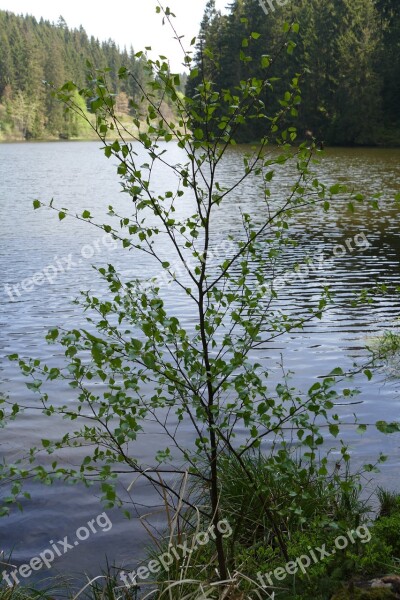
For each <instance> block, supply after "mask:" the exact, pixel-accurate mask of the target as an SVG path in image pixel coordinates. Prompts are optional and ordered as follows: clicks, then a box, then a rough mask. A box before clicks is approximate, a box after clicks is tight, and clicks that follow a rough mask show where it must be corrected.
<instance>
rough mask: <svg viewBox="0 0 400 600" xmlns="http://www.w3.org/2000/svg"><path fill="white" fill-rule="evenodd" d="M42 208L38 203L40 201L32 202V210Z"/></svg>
mask: <svg viewBox="0 0 400 600" xmlns="http://www.w3.org/2000/svg"><path fill="white" fill-rule="evenodd" d="M41 206H42V203H41V202H40V200H34V201H33V208H34V209H35V210H37V209H38V208H40V207H41Z"/></svg>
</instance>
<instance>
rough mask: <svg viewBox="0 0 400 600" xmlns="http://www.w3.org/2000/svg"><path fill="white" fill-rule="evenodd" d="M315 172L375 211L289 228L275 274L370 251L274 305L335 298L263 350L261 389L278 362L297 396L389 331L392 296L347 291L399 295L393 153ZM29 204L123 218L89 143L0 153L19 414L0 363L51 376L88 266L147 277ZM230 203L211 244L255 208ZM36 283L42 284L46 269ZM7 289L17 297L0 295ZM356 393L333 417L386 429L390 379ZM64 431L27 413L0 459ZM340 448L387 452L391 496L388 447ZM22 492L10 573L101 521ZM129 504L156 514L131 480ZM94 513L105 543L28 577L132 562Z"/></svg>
mask: <svg viewBox="0 0 400 600" xmlns="http://www.w3.org/2000/svg"><path fill="white" fill-rule="evenodd" d="M172 152H173V153H174V154H175V155H176V159H177V160H178V159H179V157H180V151H179V150H178V149H177V148H173V149H172ZM242 152H243V149H241V148H238V149H235V150H232V151H231V153H230V154H229V156H228V158H227V160H226V161H225V163H224V165H223V168H222V170H221V174H220V176H221V179H223V180H224V181H225V182H229V181H232V180H233V179H234V178H235V175H236V174H237V173H238V172H239V171H240V167H241V164H242ZM318 172H319V176H320V178H321V179H322V180H323V181H325V182H326V183H328V184H329V183H334V182H336V181H338V180H339V181H351V182H353V183H354V185H355V187H356V188H359V189H360V190H364V191H367V192H368V193H369V194H373V193H376V192H379V191H382V192H383V193H384V199H383V200H382V203H381V209H380V211H374V210H372V209H370V208H368V206H360V207H357V210H356V212H355V213H354V214H351V213H350V212H349V211H347V210H345V208H344V205H343V204H341V203H340V201H338V202H337V204H336V205H334V206H333V207H332V210H331V211H330V212H329V213H328V214H325V213H323V212H322V211H319V210H317V209H316V210H313V211H311V214H310V212H308V213H304V214H300V215H298V216H297V217H296V218H295V221H294V223H293V234H294V235H295V237H297V239H298V241H299V242H300V243H299V245H298V247H297V248H295V249H293V250H292V251H291V253H290V255H289V256H288V257H287V261H288V264H289V263H290V262H292V263H294V262H295V261H296V260H299V261H300V262H301V259H302V256H303V255H304V253H309V254H315V253H318V252H323V253H324V254H325V255H326V257H327V258H329V257H331V256H332V249H333V248H334V247H335V245H337V244H343V243H345V240H346V239H349V238H354V236H355V235H357V234H360V233H362V234H363V235H364V236H366V238H367V239H368V242H369V244H370V245H369V246H368V247H367V246H365V248H359V249H357V251H355V252H349V253H346V255H344V256H343V257H336V258H335V259H334V260H333V261H331V262H327V263H326V266H325V267H324V268H322V269H321V270H320V271H318V273H316V274H314V275H313V276H312V277H310V278H307V279H306V280H305V281H301V280H300V279H298V280H295V281H294V282H293V283H292V284H291V285H288V286H286V287H285V288H284V289H283V290H282V292H281V299H280V302H281V306H282V307H286V308H287V309H288V310H290V311H295V312H298V313H302V312H303V311H304V310H305V309H306V308H307V307H308V306H309V305H310V304H314V303H315V302H317V299H318V294H319V293H320V291H321V283H323V282H325V281H327V282H328V283H329V284H330V285H331V287H332V289H333V291H334V293H335V295H336V298H337V300H338V302H337V305H336V307H335V308H334V309H332V310H330V311H329V312H328V313H327V314H326V315H325V316H324V317H323V319H322V320H321V321H317V320H316V321H313V322H311V323H310V324H309V325H308V326H307V327H306V328H305V330H304V331H303V332H302V333H301V334H296V335H291V336H287V337H286V338H282V339H280V340H279V342H276V343H275V344H274V345H271V346H270V347H269V348H268V349H266V350H265V351H264V356H263V359H265V360H269V364H271V365H272V367H271V371H272V379H274V378H275V379H276V380H278V379H279V377H280V368H279V364H278V363H279V359H280V354H281V353H282V354H283V355H284V356H285V367H286V369H291V370H293V371H294V372H295V376H294V383H295V384H297V385H299V386H301V387H303V386H304V388H305V389H307V388H308V387H309V385H311V384H312V382H313V381H314V380H315V377H316V376H317V375H318V374H326V373H328V372H329V371H330V370H331V369H332V368H333V367H336V366H338V365H341V366H343V367H345V368H346V367H349V366H351V365H352V363H353V361H354V360H357V359H360V358H361V357H362V356H363V355H365V345H366V343H367V341H368V339H370V338H371V337H374V336H375V335H377V334H378V333H382V332H383V331H384V330H385V329H393V328H395V327H397V319H398V316H399V306H400V297H399V296H398V295H393V296H391V295H388V296H385V297H384V298H380V299H377V301H376V302H375V303H374V304H373V305H371V306H370V307H369V308H368V309H363V310H360V309H355V308H352V307H351V306H350V299H351V298H352V297H353V296H354V293H355V292H357V291H359V290H362V289H365V288H366V287H369V286H371V285H374V284H376V283H379V282H380V283H382V282H391V283H395V284H397V285H400V271H399V260H400V217H399V210H398V207H397V206H396V205H395V203H394V202H393V200H392V199H393V197H394V195H395V194H396V193H398V192H399V191H400V150H381V149H334V150H328V151H326V154H325V157H324V159H323V161H322V164H321V165H320V166H319V167H318ZM291 181H293V180H292V179H291V168H289V167H285V168H284V170H283V172H282V173H281V175H280V176H279V177H278V178H277V180H276V182H275V184H274V185H275V188H274V191H275V193H276V194H278V195H279V194H282V193H283V190H284V189H285V188H286V187H287V186H288V185H289V183H290V182H291ZM157 186H159V190H160V191H163V190H165V189H168V188H171V187H172V183H171V181H170V174H169V173H168V172H163V171H162V170H160V172H159V173H158V174H157ZM35 198H40V199H42V200H43V201H46V200H49V199H51V198H54V200H55V204H57V205H58V206H64V207H67V208H70V209H72V210H74V211H76V212H82V210H83V209H89V210H91V212H92V214H93V215H95V216H98V217H99V220H100V218H101V217H102V215H105V213H106V209H107V206H108V205H109V204H113V206H114V207H118V208H119V209H120V211H121V212H123V211H124V210H128V209H129V200H128V199H127V197H125V195H123V194H120V185H119V182H118V178H117V176H116V174H115V168H114V166H113V164H112V162H111V161H107V160H106V159H105V158H104V156H103V154H102V153H101V152H100V151H99V149H98V145H97V144H96V143H59V144H49V143H43V144H29V145H22V144H21V145H20V144H3V145H0V281H1V283H0V358H1V362H0V391H1V392H3V393H4V394H7V395H8V396H9V397H10V398H12V399H13V400H14V401H18V402H21V403H24V402H28V401H31V400H32V398H31V396H30V395H29V392H28V391H27V390H26V387H25V380H24V378H23V377H22V376H21V375H20V373H19V371H18V369H17V368H16V366H15V365H14V364H10V363H9V362H8V361H7V359H6V358H5V357H6V355H7V354H9V353H11V352H13V353H14V352H17V353H19V354H21V355H24V356H31V357H38V358H40V359H43V360H46V361H47V362H48V363H49V364H50V365H51V366H54V365H60V364H62V362H61V361H62V359H61V356H60V353H59V352H58V350H57V348H56V347H55V346H48V345H46V343H45V342H44V336H45V333H46V331H47V329H49V328H50V327H52V326H55V325H63V326H65V327H76V326H77V325H79V323H81V322H82V314H81V311H80V309H79V308H78V307H77V306H75V305H72V304H71V298H73V297H75V296H77V295H78V293H79V291H80V290H82V289H92V290H98V289H100V290H101V285H100V284H99V281H98V277H97V275H96V273H95V271H93V269H92V266H91V265H92V264H93V263H95V264H98V265H99V264H107V263H108V262H112V263H113V264H114V265H116V266H117V267H118V268H119V270H120V271H121V272H122V273H123V274H124V275H125V276H127V277H128V276H134V277H147V276H149V275H151V274H153V275H156V274H157V272H158V271H157V267H156V265H153V264H151V263H149V262H148V260H146V259H144V258H143V256H137V255H135V254H133V253H132V252H126V251H121V250H120V249H115V248H112V247H110V245H109V244H107V243H106V242H105V241H104V240H103V237H104V234H103V233H102V232H101V231H99V230H96V229H94V228H91V227H89V226H87V225H85V224H79V223H76V222H75V221H72V220H71V221H70V220H69V219H66V220H64V221H63V223H61V224H60V223H58V219H57V215H56V214H55V213H52V212H51V211H45V210H40V211H33V210H32V201H33V199H35ZM230 202H231V206H232V209H227V208H226V207H225V208H224V209H223V210H221V212H220V215H219V218H218V228H217V229H218V231H217V233H216V239H218V237H219V239H220V240H221V241H222V240H224V239H226V237H227V235H229V234H235V232H236V231H239V230H240V225H241V224H240V218H239V212H238V207H239V206H241V208H242V209H243V211H245V212H250V213H251V214H252V215H254V216H255V217H256V218H260V220H262V218H263V211H264V210H265V208H264V205H263V203H262V201H261V198H260V190H259V186H258V184H257V182H253V183H249V182H247V183H246V186H242V187H241V188H240V189H239V190H238V191H237V194H236V196H235V197H234V198H232V200H231V201H230ZM189 208H190V207H189V206H187V205H183V206H182V208H181V209H180V210H181V211H182V212H187V211H188V210H189ZM160 250H161V251H162V252H163V251H164V252H165V255H166V256H168V252H169V250H168V248H167V247H165V248H164V249H163V248H162V246H161V247H160ZM362 250H363V251H362ZM92 255H93V256H92ZM68 257H69V258H68ZM60 260H61V261H62V262H63V263H64V265H65V266H67V264H71V261H72V262H73V263H74V267H72V266H71V268H70V269H69V270H67V271H66V272H65V273H64V274H62V275H59V276H58V277H57V278H56V279H54V282H53V283H52V284H51V285H50V284H49V283H47V282H46V283H42V284H41V285H36V286H35V287H34V288H33V289H32V290H30V291H23V290H22V288H21V282H22V281H24V280H26V279H28V278H31V277H32V276H33V275H34V274H35V273H38V272H42V271H43V269H46V268H48V267H50V266H52V265H56V264H57V262H58V261H60ZM47 272H48V273H49V277H50V278H51V277H52V269H51V268H50V270H48V271H47ZM6 285H9V286H11V287H9V288H6V287H5V286H6ZM17 285H19V288H15V287H14V288H13V287H12V286H17ZM7 290H8V291H7ZM16 290H18V291H16ZM18 292H19V293H18ZM166 301H167V305H168V308H169V309H170V310H171V311H173V312H176V314H179V317H180V318H181V319H182V321H183V322H184V324H185V325H187V326H190V324H191V322H192V315H191V312H190V309H189V308H188V306H187V303H186V301H185V299H184V298H182V297H181V296H180V295H179V294H175V292H174V290H173V288H169V290H168V293H167V294H166ZM360 381H362V382H363V393H362V394H361V396H360V397H359V399H360V400H362V404H360V405H357V406H355V407H351V408H349V409H343V411H342V414H343V415H345V416H348V417H349V419H351V415H352V413H353V412H354V411H356V412H357V415H358V417H359V418H360V420H362V421H365V422H370V423H372V422H375V421H376V420H378V419H398V417H399V404H400V403H399V390H398V387H399V385H398V383H397V381H396V380H393V379H389V380H388V379H387V376H386V374H385V373H381V375H380V376H378V377H377V378H375V379H374V380H373V382H372V383H371V384H369V385H367V384H366V383H365V378H364V380H361V379H360ZM356 383H357V382H356ZM56 394H58V395H57V398H56V399H55V402H58V401H59V402H62V400H63V399H64V397H65V390H62V389H59V390H58V391H57V390H56ZM67 426H68V424H67V423H65V422H64V423H58V422H57V421H55V420H48V419H46V418H45V417H43V415H42V414H41V413H40V411H37V412H36V411H28V412H27V413H26V415H25V416H24V418H23V419H20V420H19V421H17V423H15V424H13V425H12V427H10V429H6V430H0V457H5V456H7V459H8V460H9V461H12V460H14V459H15V458H17V457H18V456H19V455H20V452H21V448H22V449H27V448H29V447H30V446H31V445H33V444H36V443H38V442H40V440H41V439H42V438H44V437H46V438H48V437H52V436H53V435H54V436H55V435H57V433H60V432H61V431H65V428H66V427H67ZM239 433H240V432H239ZM182 434H183V436H184V437H185V436H186V437H187V440H190V439H191V438H192V435H191V431H190V427H189V426H188V425H184V426H183V432H182ZM345 439H347V440H348V441H349V442H351V446H352V451H353V455H354V462H355V464H356V465H358V464H361V463H362V462H374V460H375V458H376V456H377V455H378V453H379V452H380V451H383V452H385V453H386V454H388V455H389V460H388V462H387V463H386V464H385V465H384V467H383V469H382V473H381V475H380V476H379V481H383V482H384V483H385V485H387V486H388V487H393V488H397V489H398V488H399V483H398V481H399V469H398V467H399V456H400V453H399V436H398V435H394V436H392V437H384V436H382V435H381V434H379V433H378V432H376V431H375V430H374V429H371V430H369V431H368V433H367V434H366V435H364V436H362V437H360V436H358V435H356V434H355V433H354V431H353V429H351V428H349V429H348V430H346V431H345ZM155 443H158V441H157V440H156V438H155V437H154V436H153V435H152V432H151V431H149V432H148V433H147V434H146V435H145V436H142V437H141V438H140V443H139V444H138V446H137V447H136V449H135V455H136V456H137V457H138V458H141V459H143V460H144V461H145V462H148V463H149V464H151V463H152V458H153V456H154V447H155ZM162 445H163V444H159V447H162ZM64 459H65V460H66V461H68V462H69V464H77V463H78V460H77V457H76V456H69V457H64ZM29 489H30V491H31V493H32V497H33V500H32V501H31V502H26V503H25V510H24V512H23V513H19V512H16V511H14V512H13V513H12V514H11V516H10V517H9V518H6V519H2V520H0V550H5V551H6V555H7V553H8V552H9V551H10V550H13V562H14V563H15V564H17V565H19V564H21V563H27V562H29V561H30V559H31V558H32V557H33V556H36V555H37V554H39V553H40V552H43V550H45V549H46V548H49V541H50V540H56V539H57V540H59V539H63V538H64V536H66V535H68V536H70V537H71V538H74V533H75V531H76V530H77V528H79V527H81V526H84V525H86V523H87V522H88V521H89V520H91V519H93V518H95V517H96V516H97V515H99V514H100V513H101V512H102V511H103V508H102V507H101V505H100V503H99V500H98V496H99V494H98V493H97V492H96V490H94V489H93V490H86V489H83V488H81V487H71V486H65V485H61V484H59V485H57V486H53V487H49V488H47V487H41V486H36V485H33V484H30V485H29ZM1 494H2V489H1V488H0V495H1ZM132 496H133V498H134V500H135V502H137V503H138V504H143V505H144V506H147V505H148V506H152V505H155V504H156V503H157V499H156V498H155V497H154V495H153V493H152V491H151V489H150V488H149V487H147V486H146V485H144V484H143V483H140V482H139V483H138V484H137V485H135V487H134V488H133V490H132ZM108 514H109V516H110V517H111V519H112V522H113V527H112V529H111V530H110V531H108V532H103V533H102V532H100V528H99V533H97V534H94V535H92V536H91V537H90V538H89V539H88V540H87V541H85V542H80V543H79V545H78V546H76V547H74V548H73V549H71V550H70V551H69V552H68V554H66V555H65V556H63V557H61V558H59V559H57V561H56V562H55V564H54V567H53V569H52V570H51V571H46V573H44V572H43V571H41V572H39V573H38V576H39V575H45V576H48V575H50V574H51V575H54V574H56V573H57V572H58V571H59V572H63V573H69V574H71V575H76V576H78V577H80V576H81V574H82V573H83V572H90V573H91V574H92V575H98V574H99V572H100V567H101V565H104V562H105V556H106V555H108V556H109V557H110V558H111V559H112V560H115V562H116V563H118V564H121V563H124V562H128V563H130V564H131V563H133V564H134V563H135V562H136V561H137V560H139V559H140V558H141V557H143V555H144V553H145V547H146V545H147V544H148V543H149V538H148V536H147V534H146V533H145V531H144V530H143V528H142V526H141V525H140V524H139V523H138V521H137V520H135V519H134V520H132V521H131V522H127V521H126V520H124V519H123V518H122V517H121V515H120V514H119V513H117V512H115V511H109V513H108Z"/></svg>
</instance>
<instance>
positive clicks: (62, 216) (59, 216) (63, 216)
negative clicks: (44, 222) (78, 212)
mask: <svg viewBox="0 0 400 600" xmlns="http://www.w3.org/2000/svg"><path fill="white" fill-rule="evenodd" d="M66 216H67V215H66V213H65V212H63V211H62V210H60V212H59V213H58V218H59V219H60V221H62V220H63V219H65V217H66Z"/></svg>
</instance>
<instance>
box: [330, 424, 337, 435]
mask: <svg viewBox="0 0 400 600" xmlns="http://www.w3.org/2000/svg"><path fill="white" fill-rule="evenodd" d="M329 432H330V434H331V435H333V437H335V438H336V437H337V436H338V435H339V426H338V425H333V424H332V423H331V424H330V425H329Z"/></svg>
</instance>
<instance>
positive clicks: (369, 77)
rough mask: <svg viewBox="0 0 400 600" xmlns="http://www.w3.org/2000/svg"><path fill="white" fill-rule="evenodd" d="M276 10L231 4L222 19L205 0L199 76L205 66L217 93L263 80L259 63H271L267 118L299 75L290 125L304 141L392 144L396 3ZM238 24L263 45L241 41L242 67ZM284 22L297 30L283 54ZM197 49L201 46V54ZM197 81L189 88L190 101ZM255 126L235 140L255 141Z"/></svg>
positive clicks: (349, 1)
mask: <svg viewBox="0 0 400 600" xmlns="http://www.w3.org/2000/svg"><path fill="white" fill-rule="evenodd" d="M262 4H264V9H263V7H262ZM270 4H272V7H273V8H274V10H271V9H270V8H269V5H270ZM279 4H281V5H283V6H279V5H278V3H277V2H275V1H272V2H271V3H268V4H267V3H265V2H264V3H262V2H258V1H256V0H235V1H234V2H233V3H231V4H230V6H229V11H228V14H226V15H223V14H221V13H220V12H218V11H216V9H215V1H214V0H209V2H208V3H207V7H206V10H205V14H204V18H203V22H202V24H201V31H200V35H199V38H198V44H197V55H196V60H197V65H198V67H201V68H199V73H202V68H203V67H204V69H205V70H206V71H207V76H209V77H210V78H211V80H212V81H213V82H214V85H215V89H216V90H217V91H220V90H223V89H227V88H232V87H234V86H239V85H240V81H241V80H242V79H244V78H248V77H259V76H262V72H263V60H264V62H265V61H266V60H268V61H271V63H272V65H271V66H272V69H273V75H274V76H275V77H276V78H277V80H276V81H275V83H274V93H272V94H270V95H271V96H272V97H273V98H275V106H273V107H271V108H272V112H273V111H274V109H276V108H277V104H276V102H277V101H276V98H277V97H279V92H280V91H284V90H285V89H286V87H285V86H286V85H287V82H288V81H290V80H291V79H292V78H293V77H294V76H295V75H299V76H300V87H301V96H302V102H301V106H300V108H299V114H298V117H297V119H296V122H295V126H296V127H297V128H298V131H299V133H300V134H303V136H304V137H307V134H308V136H311V135H312V136H314V137H316V138H318V139H319V140H322V141H324V142H326V143H328V144H331V145H345V146H351V145H398V143H399V140H400V108H399V97H400V2H399V1H398V0H295V1H292V0H289V1H287V2H279ZM265 8H266V9H267V14H266V10H265ZM244 21H245V22H246V25H247V28H248V31H249V32H257V34H256V35H257V36H261V38H262V40H265V44H264V43H262V44H256V45H254V44H253V45H251V47H250V48H248V47H247V44H248V42H247V40H245V41H244V42H243V43H244V44H246V47H243V48H242V53H243V52H244V51H246V55H247V58H248V60H247V59H246V63H244V62H243V61H242V60H241V59H240V49H241V47H242V38H243V22H244ZM285 22H295V23H298V25H299V29H298V36H297V39H296V42H295V45H294V46H293V48H291V49H290V50H291V52H290V54H288V53H287V52H281V49H282V44H283V43H284V41H283V40H284V32H283V31H282V27H283V25H284V23H285ZM203 47H207V52H206V53H205V55H204V54H203V52H202V48H203ZM209 49H211V51H210V50H209ZM262 59H263V60H262ZM198 80H199V77H197V78H193V79H192V81H191V82H190V84H189V88H188V94H189V95H193V90H195V88H196V86H197V85H198V83H199V81H198ZM266 101H267V102H266V104H268V92H266ZM272 102H273V100H272ZM291 124H292V123H291ZM257 127H258V124H257V123H256V122H254V121H253V123H252V124H249V126H248V128H247V130H246V132H245V133H244V138H243V139H242V141H252V140H254V139H256V138H257V134H258V132H257Z"/></svg>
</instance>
